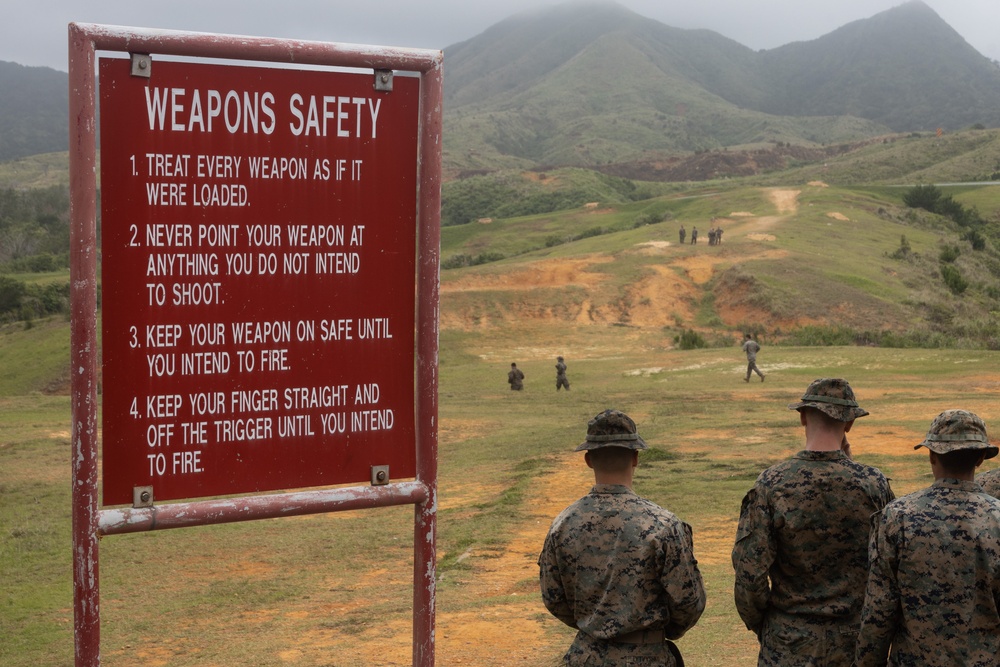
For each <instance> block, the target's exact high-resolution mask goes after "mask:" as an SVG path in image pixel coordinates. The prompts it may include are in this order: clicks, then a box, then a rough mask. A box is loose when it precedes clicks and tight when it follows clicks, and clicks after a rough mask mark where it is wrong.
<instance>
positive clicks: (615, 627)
mask: <svg viewBox="0 0 1000 667" xmlns="http://www.w3.org/2000/svg"><path fill="white" fill-rule="evenodd" d="M625 437H628V438H629V439H627V440H625V439H623V438H625ZM599 447H627V448H629V449H645V448H646V444H645V443H644V442H643V441H642V439H641V438H640V437H639V435H638V433H636V431H635V423H634V422H632V420H631V419H629V418H628V416H626V415H624V414H623V413H621V412H618V411H613V410H609V411H606V412H604V413H602V414H600V415H597V416H596V417H595V418H594V419H592V420H591V421H590V424H589V425H588V429H587V441H585V442H584V443H583V444H582V445H580V447H578V448H577V451H581V450H584V449H596V448H599ZM538 567H539V583H540V586H541V592H542V601H543V602H544V603H545V607H546V608H547V609H548V610H549V611H550V612H551V613H552V615H553V616H555V617H556V618H558V619H559V620H560V621H562V622H563V623H565V624H566V625H569V626H570V627H573V628H576V629H577V634H576V638H575V639H574V640H573V644H572V645H571V646H570V648H569V650H568V651H567V652H566V655H565V656H563V660H564V662H565V664H567V665H588V666H594V667H596V666H599V665H603V666H606V667H613V666H618V665H635V666H639V665H643V666H650V667H653V666H659V667H674V666H675V665H678V664H681V663H680V662H678V658H679V655H680V654H679V653H675V651H676V647H675V646H674V645H673V644H672V643H671V642H669V641H665V640H669V639H676V638H679V637H680V636H681V635H683V634H684V633H685V632H686V631H687V630H688V629H690V628H691V627H692V626H693V625H694V624H695V623H696V622H697V620H698V618H699V617H700V616H701V613H702V611H704V609H705V588H704V585H703V583H702V579H701V573H700V572H699V571H698V563H697V561H696V560H695V558H694V551H693V544H692V535H691V528H690V526H688V525H687V524H686V523H684V522H682V521H681V520H680V519H678V518H677V517H676V516H675V515H674V514H672V513H671V512H669V511H667V510H665V509H663V508H661V507H659V506H658V505H656V504H654V503H652V502H650V501H648V500H645V499H643V498H641V497H639V496H638V495H636V494H635V493H634V492H633V491H632V490H631V489H630V488H629V487H627V486H623V485H616V484H595V485H594V487H593V488H592V489H591V491H590V493H589V494H588V495H586V496H584V497H583V498H581V499H580V500H578V501H577V502H575V503H573V504H572V505H570V506H569V507H568V508H566V509H565V510H564V511H563V512H562V513H561V514H560V515H559V516H558V517H556V519H555V521H553V522H552V527H551V528H550V529H549V533H548V535H547V536H546V537H545V544H544V546H543V548H542V552H541V554H540V555H539V557H538ZM675 656H676V657H675Z"/></svg>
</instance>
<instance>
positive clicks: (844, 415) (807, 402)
mask: <svg viewBox="0 0 1000 667" xmlns="http://www.w3.org/2000/svg"><path fill="white" fill-rule="evenodd" d="M802 408H816V409H817V410H819V411H820V412H823V413H824V414H826V415H828V416H829V417H832V418H833V419H836V420H837V421H842V422H849V421H853V420H855V419H857V418H858V417H864V416H865V415H867V414H868V411H867V410H864V409H862V408H859V407H858V402H857V401H856V400H855V399H854V391H853V390H852V389H851V385H849V384H848V383H847V380H844V379H843V378H820V379H819V380H813V382H812V384H810V385H809V386H808V387H807V388H806V393H805V394H803V396H802V400H801V401H799V402H798V403H792V404H791V405H789V406H788V409H789V410H801V409H802Z"/></svg>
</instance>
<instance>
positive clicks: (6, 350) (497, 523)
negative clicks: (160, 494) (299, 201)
mask: <svg viewBox="0 0 1000 667" xmlns="http://www.w3.org/2000/svg"><path fill="white" fill-rule="evenodd" d="M693 192H694V193H695V194H694V195H692V196H689V197H679V196H677V195H675V194H672V195H667V196H664V197H661V198H657V199H653V200H648V201H644V202H634V203H630V204H620V205H616V206H605V205H604V204H599V205H598V206H597V207H593V208H586V207H585V208H582V209H577V210H572V211H566V212H562V213H559V214H553V215H545V216H532V217H527V218H518V219H511V220H503V219H500V220H496V221H494V222H492V223H490V224H476V223H474V224H473V225H467V226H463V227H461V228H447V229H445V230H444V232H443V234H442V259H447V258H448V257H450V256H452V255H453V254H468V255H472V256H475V255H478V254H479V253H483V252H492V253H498V254H501V255H503V256H504V257H505V259H503V260H502V261H495V262H490V263H486V264H481V265H477V266H471V267H465V268H460V269H454V270H446V271H443V272H442V280H441V292H442V307H441V322H442V333H441V340H440V359H439V367H440V426H439V434H440V495H439V501H440V502H439V515H438V518H439V535H438V575H439V582H438V596H437V610H438V616H437V633H436V639H437V642H436V646H437V656H438V659H437V664H440V665H448V666H451V665H476V666H486V667H505V666H507V665H515V664H516V665H524V666H525V667H549V666H553V665H556V664H559V658H560V656H561V655H562V652H563V651H564V650H565V647H566V646H567V645H568V643H569V642H570V640H571V637H572V631H571V630H570V629H569V628H566V627H564V626H562V625H561V624H560V623H559V622H558V621H556V620H555V619H553V618H552V617H550V616H549V615H548V614H547V612H546V611H545V609H544V608H543V607H542V605H541V601H540V599H539V595H538V587H537V566H536V564H535V559H536V558H537V554H538V550H539V549H540V547H541V543H542V539H543V538H544V535H545V531H546V529H547V527H548V525H549V523H550V522H551V520H552V518H553V517H554V516H555V515H556V514H557V513H558V512H559V511H561V510H562V509H563V508H564V507H566V506H567V505H568V504H569V503H571V502H572V501H574V500H575V499H576V498H578V497H579V496H581V495H583V494H584V493H585V492H586V491H587V489H588V488H589V487H590V484H591V480H592V478H591V477H590V475H589V471H588V470H587V469H586V467H585V466H584V464H583V461H582V456H580V455H579V454H574V453H572V449H573V447H574V446H575V445H576V444H577V443H578V442H580V441H581V439H582V438H583V436H584V434H585V429H586V422H587V420H588V419H589V418H590V417H591V416H593V415H594V414H596V413H597V412H599V411H601V410H603V409H605V408H608V407H615V408H618V409H622V410H624V411H626V412H628V413H629V414H630V415H631V416H632V417H633V418H635V419H636V421H637V422H638V424H639V429H640V432H641V433H642V435H643V437H644V438H645V439H646V441H647V442H649V443H650V445H651V449H650V450H649V451H647V452H645V453H644V454H643V455H642V457H641V459H640V461H641V463H640V469H639V473H638V476H637V479H636V490H637V491H638V492H639V493H640V494H642V495H645V496H647V497H649V498H650V499H652V500H654V501H655V502H657V503H659V504H661V505H663V506H665V507H667V508H668V509H671V510H672V511H674V512H675V513H677V514H678V515H679V516H680V517H681V518H682V519H683V520H685V521H687V522H688V523H689V524H691V526H692V527H693V529H694V539H695V551H696V555H697V557H698V559H699V563H700V567H701V570H702V573H703V575H704V578H705V581H706V585H707V587H708V595H709V603H708V608H707V610H706V612H705V615H704V617H703V618H702V620H701V622H700V623H699V624H698V625H697V626H696V627H695V628H694V629H693V630H692V631H691V632H690V633H689V634H688V635H687V636H686V637H685V638H684V639H682V640H681V642H680V645H681V648H682V650H683V651H684V653H685V655H686V656H687V657H688V664H689V665H693V666H695V667H697V666H699V665H726V666H733V667H736V666H740V665H752V664H755V643H754V638H753V635H752V634H751V633H749V632H748V631H746V630H745V629H744V628H743V627H742V624H741V623H740V621H739V619H738V617H737V615H736V612H735V609H734V607H733V603H732V567H731V564H730V558H729V553H730V550H731V548H732V540H733V536H734V534H735V529H736V521H737V517H738V512H739V507H740V500H741V498H742V496H743V494H744V493H745V492H746V491H747V489H748V488H749V487H750V486H751V485H752V483H753V480H754V478H755V477H756V476H757V474H758V473H759V472H760V471H761V470H762V469H763V468H764V467H766V466H768V465H769V464H771V463H773V462H776V461H778V460H781V459H782V458H784V457H787V456H788V455H789V454H790V453H792V452H794V451H796V450H798V449H799V448H801V446H802V437H803V434H802V431H801V428H800V426H799V425H798V420H797V418H796V415H795V414H794V413H791V412H789V411H788V410H787V408H786V406H787V404H789V403H791V402H793V401H795V400H797V399H798V397H799V396H800V395H801V393H802V391H803V390H804V389H805V387H806V386H807V385H808V383H809V382H811V381H812V380H813V379H815V378H817V377H823V376H841V377H846V378H848V379H849V380H850V381H851V383H852V385H853V386H854V387H855V390H856V393H857V395H858V398H859V400H860V402H861V404H862V406H863V407H865V408H867V409H868V410H870V412H871V416H869V417H866V418H864V419H862V420H860V421H859V422H858V424H857V425H856V426H855V428H854V430H852V432H851V436H852V438H851V439H852V443H853V444H854V452H855V455H856V456H857V458H858V459H860V460H862V461H864V462H867V463H872V464H874V465H877V466H879V467H880V468H882V469H883V470H884V471H885V472H886V474H887V475H888V476H889V477H891V478H892V480H893V482H892V483H893V487H894V489H895V491H896V493H897V495H901V494H904V493H907V492H910V491H913V490H916V489H918V488H921V487H923V486H926V485H927V484H928V483H929V482H930V480H931V477H930V470H929V466H928V464H927V460H926V456H925V455H924V454H923V453H920V452H914V451H913V449H912V447H913V445H914V444H915V443H917V442H919V441H920V440H921V438H922V436H923V433H924V432H925V431H926V428H927V426H928V425H929V424H930V421H931V420H932V419H933V417H934V416H935V415H936V414H937V413H938V412H940V411H941V410H944V409H947V408H955V407H961V408H966V409H970V410H972V411H974V412H976V413H978V414H979V415H980V416H982V417H983V418H984V419H985V420H986V422H987V424H988V425H992V426H995V424H996V422H997V420H998V419H1000V408H998V407H997V406H998V405H1000V404H998V402H997V397H998V394H1000V352H995V351H986V350H981V349H966V350H959V349H890V348H876V347H794V346H790V345H782V344H780V343H782V342H783V341H786V342H787V341H789V340H791V338H790V337H789V335H788V332H789V331H790V330H791V329H793V328H795V327H802V326H809V325H817V326H820V327H827V328H832V327H833V326H834V325H837V324H840V325H843V326H849V327H851V328H852V329H853V330H866V329H871V328H878V327H898V328H900V329H903V330H905V329H907V328H911V327H916V328H921V329H923V330H926V331H928V332H929V333H935V332H936V331H938V330H939V329H937V328H936V327H944V326H945V325H948V326H950V327H951V328H950V329H947V330H948V331H951V332H954V333H953V334H952V335H953V337H954V338H953V339H954V340H958V341H962V340H966V338H963V335H964V334H963V332H962V329H961V327H969V325H970V323H976V324H977V326H979V327H982V328H983V330H982V331H977V332H974V333H975V334H976V335H975V336H974V337H973V336H969V338H968V339H969V340H975V341H982V340H985V339H988V338H989V336H994V333H992V332H995V329H996V320H995V314H994V313H991V312H990V310H994V309H993V308H992V307H991V306H990V304H992V303H994V301H993V300H992V297H990V296H989V294H991V293H993V292H992V291H991V288H992V287H993V286H995V285H994V284H995V282H996V278H994V277H993V276H992V273H991V271H992V270H993V268H995V267H993V266H992V265H991V264H990V263H989V261H988V260H989V259H990V257H991V256H992V255H989V256H984V257H976V256H975V255H974V253H972V252H971V251H964V252H963V254H962V256H961V257H959V258H958V261H957V262H956V264H957V265H959V266H961V268H962V271H963V272H964V273H965V274H966V275H968V276H969V277H970V278H971V279H973V280H974V281H976V284H975V285H974V286H973V287H972V288H970V289H969V291H968V292H966V293H965V294H964V295H963V296H962V297H961V298H958V297H955V296H954V295H951V294H950V293H949V292H948V291H947V290H946V289H945V287H944V286H943V283H942V281H941V277H940V276H939V275H938V273H937V271H938V254H939V251H940V247H941V244H942V241H944V242H947V243H953V242H954V239H955V238H956V237H957V230H955V229H954V228H951V227H948V226H947V225H944V224H943V223H942V222H941V221H940V219H933V218H931V217H929V216H923V215H922V214H913V215H909V214H908V213H907V212H905V211H902V210H901V209H899V208H898V207H896V206H895V204H894V202H893V200H892V197H893V196H894V193H893V192H888V191H881V190H878V189H873V188H868V189H861V188H858V189H851V188H836V187H827V186H825V185H824V184H822V183H808V184H804V185H797V186H794V187H781V188H751V187H744V186H741V185H736V186H734V187H731V188H729V189H726V190H720V191H715V190H711V189H705V187H703V186H698V188H697V190H695V191H693ZM993 192H994V189H993V188H989V189H981V190H970V191H967V192H962V193H961V195H960V196H961V197H963V201H967V203H968V204H969V205H976V206H977V207H979V209H980V210H981V211H982V212H983V213H984V215H990V216H992V215H995V211H996V209H997V208H998V205H997V203H996V202H997V196H998V195H994V194H993ZM991 195H992V196H991ZM649 213H657V214H664V213H669V215H668V216H667V217H668V219H667V220H665V221H663V222H660V223H656V224H640V225H638V226H636V224H635V223H636V220H637V219H639V218H640V217H642V216H648V214H649ZM716 221H721V224H723V225H724V226H725V229H726V235H725V241H724V243H723V245H721V246H718V247H708V246H707V244H705V243H702V244H699V245H697V246H691V245H684V246H678V245H676V243H675V241H676V234H677V231H676V230H677V227H678V226H679V225H680V224H682V223H683V224H686V226H687V228H688V229H689V230H690V229H691V227H693V226H697V227H698V228H699V229H700V230H702V234H703V235H704V234H705V232H707V229H708V227H709V226H710V225H711V224H713V222H716ZM717 224H718V223H717ZM589 228H600V229H601V233H600V234H599V235H593V236H584V237H582V238H581V237H579V232H581V231H583V230H586V229H589ZM902 235H905V236H906V238H907V240H908V243H909V244H910V246H911V248H912V254H913V256H914V257H915V259H913V258H911V259H913V261H909V260H898V259H894V258H893V257H891V253H893V251H894V250H895V249H896V248H897V247H898V246H899V245H900V243H901V242H900V237H901V236H902ZM552 237H556V238H557V239H561V240H562V241H561V242H559V243H554V244H552V245H549V244H548V239H551V238H552ZM571 237H572V239H575V240H565V239H569V238H571ZM976 276H982V277H981V278H977V277H976ZM24 278H27V276H24ZM49 278H50V277H49V276H34V279H40V280H48V279H49ZM743 328H750V329H752V330H754V331H757V332H759V333H760V334H761V342H762V344H763V346H764V349H763V351H762V353H761V355H760V357H759V361H758V363H759V364H760V366H761V368H762V369H763V370H764V372H765V373H767V374H768V375H767V381H766V382H764V383H760V382H757V381H756V380H755V381H753V382H752V383H751V384H745V383H744V382H743V381H742V376H743V371H744V368H745V360H744V357H743V355H742V354H741V353H740V351H739V349H738V347H737V344H736V341H737V339H738V338H739V335H740V330H741V329H743ZM686 329H695V330H697V332H699V334H700V335H703V336H704V337H705V339H706V340H707V341H708V342H709V343H710V346H709V347H706V348H703V349H696V350H690V351H683V350H680V349H678V345H677V340H676V338H677V336H678V335H679V334H680V333H681V332H682V331H685V330H686ZM983 331H986V332H987V335H984V334H983ZM68 353H69V323H68V322H67V321H66V320H65V319H63V318H54V319H49V320H41V319H37V320H35V321H33V322H31V323H30V324H28V323H19V324H8V325H3V326H2V327H0V581H3V582H4V584H5V585H4V587H3V592H2V594H0V637H2V638H3V641H0V665H3V666H4V667H8V666H9V667H29V666H30V667H35V666H36V665H39V664H41V665H71V664H72V661H73V618H72V581H71V536H70V515H71V511H70V509H71V508H70V414H69V410H70V401H69V397H68V396H67V393H68V377H69V368H68V357H69V354H68ZM557 355H563V356H565V357H566V361H567V363H568V364H569V373H568V375H569V380H570V382H571V383H572V390H571V391H570V392H559V393H557V392H556V391H555V369H554V364H555V358H556V356H557ZM512 361H515V362H517V364H518V366H519V367H520V368H522V370H523V371H524V372H525V374H526V380H525V385H526V388H525V390H524V391H523V392H511V391H509V390H508V388H507V385H506V381H505V380H506V372H507V369H508V368H509V365H510V362H512ZM988 465H989V466H991V467H992V466H996V465H997V464H996V463H990V464H988ZM412 513H413V511H412V508H409V507H400V508H387V509H379V510H369V511H364V512H345V513H335V514H329V515H321V516H312V517H300V518H289V519H280V520H270V521H257V522H251V523H243V524H233V525H224V526H213V527H207V526H206V527H199V528H190V529H184V530H174V531H162V532H152V533H145V534H139V535H128V536H114V537H109V538H106V539H104V540H102V542H101V562H100V566H101V568H100V573H101V585H102V588H101V603H102V609H101V616H102V641H101V646H102V652H103V655H102V658H103V664H105V665H109V666H111V667H117V666H122V667H125V666H129V667H131V666H132V665H135V664H143V665H147V666H149V667H188V666H190V667H194V666H199V667H208V666H212V667H214V666H229V665H240V666H246V665H250V666H261V667H265V666H267V667H270V666H274V667H277V666H287V665H293V666H302V667H318V666H324V667H330V666H338V667H347V666H354V665H359V664H363V665H408V664H410V650H411V630H410V621H411V600H412V593H411V588H412V584H411V582H412V562H411V561H412V522H413V521H412Z"/></svg>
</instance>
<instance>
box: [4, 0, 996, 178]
mask: <svg viewBox="0 0 1000 667" xmlns="http://www.w3.org/2000/svg"><path fill="white" fill-rule="evenodd" d="M444 63H445V65H444V72H445V106H444V114H445V118H444V128H445V133H444V152H445V155H444V165H445V170H446V172H447V174H448V175H451V176H454V175H457V174H460V173H462V172H481V171H494V170H498V169H503V168H539V167H552V166H559V165H572V166H584V167H591V168H593V167H598V168H601V169H603V170H611V169H613V168H615V166H618V167H621V168H622V170H623V171H624V172H628V173H633V174H635V173H636V171H635V170H629V169H628V168H627V167H628V165H630V164H635V165H639V164H653V163H655V162H656V161H657V160H663V159H667V158H671V157H673V158H675V157H676V156H679V155H695V154H699V153H703V152H705V151H717V150H725V149H727V148H728V149H731V150H734V151H736V150H740V149H753V148H758V147H760V146H773V145H776V144H785V145H789V144H793V145H795V146H803V147H806V148H817V147H822V146H829V145H831V144H840V143H847V142H855V141H861V140H866V139H871V138H872V137H877V136H881V135H884V134H887V133H891V132H897V133H899V132H903V133H905V132H919V131H933V130H936V129H937V128H944V129H945V130H951V129H958V128H963V127H969V126H970V125H976V124H981V125H983V126H988V127H1000V69H998V67H997V65H996V64H995V63H993V62H992V61H990V60H989V59H987V58H986V57H984V56H982V55H981V54H979V53H978V52H977V51H976V50H975V49H974V48H972V47H971V46H970V45H969V44H968V43H966V42H965V40H964V39H962V37H961V36H960V35H958V33H956V32H955V31H954V30H953V29H952V28H951V27H950V26H948V24H947V23H945V22H944V21H943V20H942V19H941V18H940V17H939V16H938V15H937V14H936V13H935V12H934V11H933V10H931V9H930V8H929V7H928V6H927V5H925V4H924V3H923V2H920V1H919V0H911V1H910V2H907V3H905V4H902V5H900V6H898V7H895V8H893V9H890V10H888V11H885V12H882V13H880V14H877V15H875V16H873V17H871V18H868V19H863V20H860V21H855V22H853V23H850V24H847V25H845V26H842V27H841V28H838V29H837V30H834V31H833V32H831V33H829V34H827V35H824V36H823V37H820V38H818V39H815V40H812V41H808V42H796V43H792V44H788V45H785V46H782V47H778V48H775V49H771V50H762V51H754V50H752V49H749V48H748V47H745V46H743V45H741V44H739V43H737V42H735V41H733V40H731V39H729V38H727V37H724V36H722V35H720V34H718V33H715V32H713V31H710V30H686V29H679V28H673V27H670V26H667V25H665V24H662V23H660V22H658V21H655V20H652V19H648V18H645V17H643V16H641V15H639V14H636V13H634V12H632V11H630V10H628V9H626V8H624V7H622V6H620V5H618V4H615V3H611V2H592V1H582V2H573V3H567V4H563V5H557V6H550V7H545V8H540V9H536V10H533V11H529V12H525V13H521V14H517V15H515V16H511V17H510V18H508V19H506V20H504V21H501V22H499V23H497V24H495V25H494V26H492V27H490V28H489V29H487V30H486V31H485V32H483V33H482V34H480V35H477V36H476V37H473V38H471V39H469V40H467V41H464V42H461V43H459V44H455V45H453V46H450V47H448V48H446V49H445V60H444ZM0 86H2V89H3V90H4V91H5V94H4V95H3V96H2V99H0V160H11V159H14V158H17V157H21V156H26V155H32V154H37V153H43V152H51V151H59V150H66V147H67V130H66V128H67V95H68V92H67V88H68V85H67V75H66V74H65V73H62V72H58V71H56V70H51V69H48V68H30V67H23V66H21V65H16V64H13V63H0ZM639 171H640V172H641V170H639ZM639 175H641V173H640V174H639ZM636 177H638V175H637V176H636Z"/></svg>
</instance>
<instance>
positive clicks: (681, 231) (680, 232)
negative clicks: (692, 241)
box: [677, 225, 687, 245]
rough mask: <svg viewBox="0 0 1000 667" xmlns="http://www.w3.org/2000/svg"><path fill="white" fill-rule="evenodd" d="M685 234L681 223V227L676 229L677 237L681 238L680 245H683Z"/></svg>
mask: <svg viewBox="0 0 1000 667" xmlns="http://www.w3.org/2000/svg"><path fill="white" fill-rule="evenodd" d="M685 236H687V231H685V230H684V225H681V228H680V229H679V230H677V237H678V238H679V239H680V240H681V245H684V237H685Z"/></svg>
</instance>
